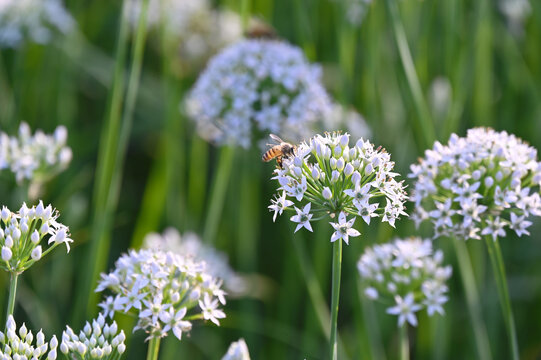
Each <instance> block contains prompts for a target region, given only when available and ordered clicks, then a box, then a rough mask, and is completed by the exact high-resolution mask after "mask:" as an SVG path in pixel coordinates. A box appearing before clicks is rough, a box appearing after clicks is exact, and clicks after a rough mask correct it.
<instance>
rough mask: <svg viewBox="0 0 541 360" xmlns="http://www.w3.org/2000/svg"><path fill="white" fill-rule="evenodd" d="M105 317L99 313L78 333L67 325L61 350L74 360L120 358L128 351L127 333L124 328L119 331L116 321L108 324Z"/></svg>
mask: <svg viewBox="0 0 541 360" xmlns="http://www.w3.org/2000/svg"><path fill="white" fill-rule="evenodd" d="M105 318H106V315H103V314H99V315H98V317H97V318H96V319H94V320H92V324H90V323H88V322H87V323H86V325H85V326H84V327H83V330H81V331H80V332H79V334H78V335H77V334H75V332H74V331H73V330H72V329H71V328H70V327H69V326H66V330H64V332H63V333H62V341H61V343H60V351H61V352H62V353H63V354H64V355H66V356H67V357H68V358H69V359H73V360H90V359H107V360H109V359H110V360H112V359H117V358H119V357H120V355H122V354H123V353H124V351H126V345H125V344H124V340H126V335H125V334H124V331H123V330H120V332H118V325H117V324H116V322H115V321H113V322H112V323H111V324H106V323H105ZM81 350H84V351H81Z"/></svg>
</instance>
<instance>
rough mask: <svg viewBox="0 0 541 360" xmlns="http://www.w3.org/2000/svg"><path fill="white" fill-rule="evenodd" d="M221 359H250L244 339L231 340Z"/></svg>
mask: <svg viewBox="0 0 541 360" xmlns="http://www.w3.org/2000/svg"><path fill="white" fill-rule="evenodd" d="M222 360H250V353H249V352H248V346H247V345H246V342H245V341H244V339H239V340H238V341H235V342H232V343H231V345H230V346H229V349H228V350H227V353H226V354H225V355H224V357H222Z"/></svg>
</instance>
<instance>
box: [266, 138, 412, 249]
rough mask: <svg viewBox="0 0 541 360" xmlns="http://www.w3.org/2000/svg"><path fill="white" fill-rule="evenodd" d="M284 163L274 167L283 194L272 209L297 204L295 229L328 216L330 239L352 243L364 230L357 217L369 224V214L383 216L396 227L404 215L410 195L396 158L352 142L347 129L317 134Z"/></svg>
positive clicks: (371, 146) (365, 142)
mask: <svg viewBox="0 0 541 360" xmlns="http://www.w3.org/2000/svg"><path fill="white" fill-rule="evenodd" d="M282 165H283V167H282V168H277V169H276V170H275V171H274V173H275V177H274V179H277V180H278V182H279V184H280V187H279V188H278V194H282V195H281V196H280V195H277V200H275V201H273V204H272V205H271V206H269V208H270V209H271V211H275V215H276V214H277V213H278V214H281V213H282V211H284V210H292V209H291V205H293V209H295V211H296V212H297V215H295V216H293V217H291V221H293V222H295V223H297V224H298V225H297V229H296V230H295V231H297V230H299V229H300V228H301V227H303V226H304V227H306V228H307V229H308V230H310V231H311V225H310V222H309V221H316V220H320V219H324V218H330V219H331V220H334V221H331V222H330V223H331V225H332V226H333V227H334V229H335V230H336V231H335V232H334V234H333V235H332V237H331V241H333V242H334V241H336V240H338V239H343V240H344V242H346V243H348V242H349V237H355V236H359V235H360V233H359V232H358V231H357V230H355V229H353V228H352V226H353V223H354V222H355V219H356V218H357V217H360V218H361V219H362V220H363V221H365V222H366V223H367V224H370V219H371V218H374V217H380V216H382V221H387V222H389V223H390V224H391V225H392V226H394V221H395V220H396V219H397V218H398V217H399V216H400V215H406V213H405V212H404V202H405V200H406V199H407V197H406V194H405V191H404V185H403V182H397V181H396V180H395V179H394V178H395V177H396V176H397V175H398V174H397V173H395V172H393V171H392V170H393V168H394V162H392V161H391V158H390V155H389V154H388V153H387V152H385V150H381V149H379V148H378V149H374V145H372V144H371V143H370V142H368V141H365V140H363V139H359V140H358V141H357V142H356V143H355V145H353V146H352V147H350V145H349V135H348V134H347V133H346V134H340V133H338V132H334V133H327V134H325V136H321V135H316V136H315V137H313V138H311V139H310V140H309V141H308V142H303V143H302V144H300V145H299V146H298V147H297V150H296V152H295V154H294V155H292V156H290V157H287V158H284V159H283V162H282ZM288 198H289V199H290V200H289V199H288ZM383 201H385V204H384V203H383ZM300 209H303V210H302V211H301V210H300ZM348 217H349V219H348ZM336 218H338V219H336ZM336 220H338V222H336Z"/></svg>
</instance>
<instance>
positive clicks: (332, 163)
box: [329, 158, 336, 170]
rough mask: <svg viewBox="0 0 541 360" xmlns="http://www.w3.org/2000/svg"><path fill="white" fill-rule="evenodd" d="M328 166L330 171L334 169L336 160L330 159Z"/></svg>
mask: <svg viewBox="0 0 541 360" xmlns="http://www.w3.org/2000/svg"><path fill="white" fill-rule="evenodd" d="M329 163H330V165H331V169H333V170H334V169H336V159H335V158H331V160H330V161H329Z"/></svg>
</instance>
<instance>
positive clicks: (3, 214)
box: [0, 206, 11, 223]
mask: <svg viewBox="0 0 541 360" xmlns="http://www.w3.org/2000/svg"><path fill="white" fill-rule="evenodd" d="M0 216H1V217H2V220H3V221H4V222H5V223H7V222H8V221H9V218H10V216H11V212H10V211H9V210H8V208H7V207H5V206H4V207H3V208H2V212H1V213H0Z"/></svg>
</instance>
